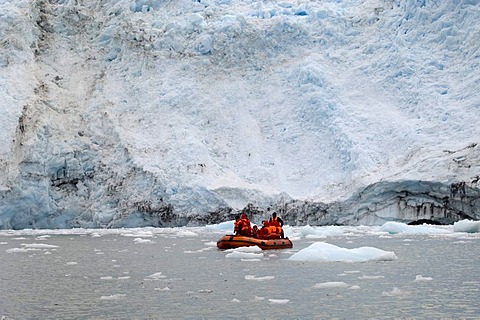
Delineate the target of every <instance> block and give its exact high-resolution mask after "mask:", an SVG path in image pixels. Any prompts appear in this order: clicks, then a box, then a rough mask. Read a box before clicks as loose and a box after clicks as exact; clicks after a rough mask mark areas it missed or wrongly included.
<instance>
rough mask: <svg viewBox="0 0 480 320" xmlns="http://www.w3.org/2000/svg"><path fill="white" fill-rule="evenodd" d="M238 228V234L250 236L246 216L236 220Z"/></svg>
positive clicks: (250, 229)
mask: <svg viewBox="0 0 480 320" xmlns="http://www.w3.org/2000/svg"><path fill="white" fill-rule="evenodd" d="M238 230H239V234H240V235H242V236H247V237H250V236H251V235H252V227H251V226H250V220H248V218H243V219H240V220H239V221H238Z"/></svg>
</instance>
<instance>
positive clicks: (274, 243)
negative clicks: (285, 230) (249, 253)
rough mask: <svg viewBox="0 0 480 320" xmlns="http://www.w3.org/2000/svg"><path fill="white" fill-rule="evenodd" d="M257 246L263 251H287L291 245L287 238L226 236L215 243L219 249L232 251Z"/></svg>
mask: <svg viewBox="0 0 480 320" xmlns="http://www.w3.org/2000/svg"><path fill="white" fill-rule="evenodd" d="M251 246H259V247H260V248H261V249H263V250H270V249H289V248H293V243H292V241H290V239H288V238H284V239H257V238H254V237H246V236H240V235H233V234H227V235H225V236H223V237H221V238H220V240H218V241H217V247H218V248H219V249H234V248H239V247H251Z"/></svg>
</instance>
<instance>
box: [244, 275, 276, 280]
mask: <svg viewBox="0 0 480 320" xmlns="http://www.w3.org/2000/svg"><path fill="white" fill-rule="evenodd" d="M273 279H275V276H264V277H255V276H252V275H246V276H245V280H256V281H266V280H273Z"/></svg>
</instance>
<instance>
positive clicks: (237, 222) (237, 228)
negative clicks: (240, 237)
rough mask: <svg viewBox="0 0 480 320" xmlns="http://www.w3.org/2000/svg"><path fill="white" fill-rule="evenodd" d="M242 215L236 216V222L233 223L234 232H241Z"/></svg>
mask: <svg viewBox="0 0 480 320" xmlns="http://www.w3.org/2000/svg"><path fill="white" fill-rule="evenodd" d="M239 223H240V216H235V222H234V223H233V234H240V226H239Z"/></svg>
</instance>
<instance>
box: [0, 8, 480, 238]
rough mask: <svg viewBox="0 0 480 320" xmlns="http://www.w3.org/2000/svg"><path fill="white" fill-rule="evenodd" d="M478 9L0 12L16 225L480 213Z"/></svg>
mask: <svg viewBox="0 0 480 320" xmlns="http://www.w3.org/2000/svg"><path fill="white" fill-rule="evenodd" d="M479 16H480V6H479V1H478V0H455V1H453V0H451V1H450V0H449V1H434V0H431V1H425V0H345V1H334V0H324V1H307V0H297V1H269V0H251V1H247V0H205V1H204V0H197V1H194V0H177V1H167V0H103V1H93V2H92V1H82V0H34V1H27V0H16V1H9V0H3V1H0V48H1V50H0V128H1V134H0V172H1V176H0V229H24V228H38V229H42V228H72V227H82V228H120V227H142V226H155V227H173V226H197V225H205V224H212V223H218V222H220V221H226V220H229V219H232V218H233V216H234V215H235V214H236V213H237V212H238V211H242V212H247V213H249V214H251V216H252V217H253V220H254V221H255V219H257V220H259V221H260V220H261V219H263V218H264V217H265V216H266V215H268V213H269V212H271V211H272V210H276V211H278V212H279V213H280V214H281V215H282V218H283V219H284V220H285V222H287V223H289V224H290V225H307V224H309V225H381V224H383V223H385V222H387V221H398V222H402V223H410V222H418V221H430V222H432V221H433V222H437V223H449V224H451V223H453V222H455V221H459V220H463V219H471V220H477V219H479V218H480V189H479V184H478V182H479V179H480V151H479V148H480V146H478V143H479V138H480V127H479V126H478V124H479V123H480V95H479V94H478V92H480V74H479V73H478V70H479V62H480V51H479V46H480V25H479V24H478V17H479Z"/></svg>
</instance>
